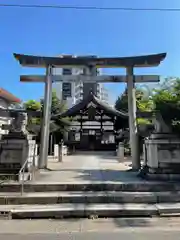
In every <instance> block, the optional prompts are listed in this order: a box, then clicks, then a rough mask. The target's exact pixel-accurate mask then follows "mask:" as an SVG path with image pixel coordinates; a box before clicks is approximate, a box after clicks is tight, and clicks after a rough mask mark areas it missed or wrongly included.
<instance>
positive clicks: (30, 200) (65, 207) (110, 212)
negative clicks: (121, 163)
mask: <svg viewBox="0 0 180 240" xmlns="http://www.w3.org/2000/svg"><path fill="white" fill-rule="evenodd" d="M24 190H25V191H24V193H23V195H21V184H20V183H17V182H9V183H6V182H5V183H1V184H0V218H4V219H5V218H6V219H7V218H13V219H15V218H63V217H78V218H80V217H97V216H98V217H127V216H128V217H141V216H142V217H144V216H147V217H148V216H154V215H155V216H162V215H165V216H166V215H172V214H174V215H177V214H178V215H179V214H180V184H179V183H167V182H166V183H162V182H161V183H160V182H143V181H141V182H125V183H121V182H74V183H72V182H68V183H48V182H45V183H42V182H39V183H38V182H26V183H25V184H24Z"/></svg>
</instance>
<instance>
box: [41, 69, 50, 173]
mask: <svg viewBox="0 0 180 240" xmlns="http://www.w3.org/2000/svg"><path fill="white" fill-rule="evenodd" d="M52 69H53V68H52V66H50V65H49V66H47V68H46V81H45V91H44V106H43V119H42V123H41V141H40V144H41V145H40V154H39V168H40V169H44V168H47V162H48V161H47V157H48V149H49V127H50V118H51V103H52Z"/></svg>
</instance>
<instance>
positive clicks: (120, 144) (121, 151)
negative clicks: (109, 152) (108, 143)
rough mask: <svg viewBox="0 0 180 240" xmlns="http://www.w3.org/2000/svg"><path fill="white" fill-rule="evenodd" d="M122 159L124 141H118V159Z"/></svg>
mask: <svg viewBox="0 0 180 240" xmlns="http://www.w3.org/2000/svg"><path fill="white" fill-rule="evenodd" d="M123 160H124V143H122V142H120V143H119V144H118V161H119V162H121V161H123Z"/></svg>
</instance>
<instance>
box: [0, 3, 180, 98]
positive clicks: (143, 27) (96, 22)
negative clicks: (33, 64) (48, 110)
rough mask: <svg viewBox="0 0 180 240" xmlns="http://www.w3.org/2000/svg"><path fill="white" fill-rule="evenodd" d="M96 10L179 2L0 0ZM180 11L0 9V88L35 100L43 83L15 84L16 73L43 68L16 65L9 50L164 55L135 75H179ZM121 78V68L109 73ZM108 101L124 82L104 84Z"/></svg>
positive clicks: (17, 82) (17, 74) (106, 54)
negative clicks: (161, 58)
mask: <svg viewBox="0 0 180 240" xmlns="http://www.w3.org/2000/svg"><path fill="white" fill-rule="evenodd" d="M3 2H4V3H10V4H13V3H19V4H20V3H22V4H23V3H26V4H46V5H47V4H59V5H60V4H62V5H80V6H82V5H83V6H85V5H86V6H88V5H89V6H99V7H102V6H103V7H108V6H109V7H135V8H139V7H140V8H143V7H144V8H146V7H147V8H148V7H149V8H160V7H161V8H180V0H171V1H170V0H151V1H150V0H113V1H109V0H96V1H95V0H89V1H84V0H73V1H72V0H46V1H44V0H26V1H25V0H16V1H15V0H14V1H13V0H4V1H3V0H2V1H1V3H3ZM179 26H180V12H139V11H137V12H132V11H126V12H124V11H85V10H66V9H33V8H32V9H26V8H3V7H0V72H1V79H0V87H3V88H5V89H7V90H8V91H11V92H12V93H13V94H15V95H16V96H18V97H19V98H21V99H22V100H27V99H38V98H39V97H41V96H42V95H43V84H29V83H20V82H19V75H20V74H36V73H37V74H38V73H43V70H40V71H38V70H37V69H30V68H28V69H26V68H22V67H21V66H19V64H18V62H16V60H15V59H14V58H13V56H12V54H13V52H17V53H24V54H35V55H38V54H40V55H49V56H50V55H51V56H53V55H58V54H62V53H64V54H76V55H78V54H80V55H86V54H91V55H92V54H93V55H99V56H131V55H141V54H153V53H159V52H167V58H166V60H165V61H164V62H163V63H162V64H161V66H160V67H158V68H152V69H151V68H149V69H137V70H135V73H138V74H160V75H162V76H180V31H179ZM106 72H107V71H106ZM108 72H110V73H111V74H112V73H114V74H118V73H120V74H122V73H124V70H123V69H120V70H118V69H115V70H113V69H112V70H109V71H108ZM107 87H108V88H109V91H110V95H111V102H112V101H114V100H115V99H116V97H117V96H118V95H119V94H120V93H121V92H122V91H123V89H124V84H107Z"/></svg>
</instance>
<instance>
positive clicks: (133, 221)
mask: <svg viewBox="0 0 180 240" xmlns="http://www.w3.org/2000/svg"><path fill="white" fill-rule="evenodd" d="M113 222H114V224H115V225H116V227H118V228H123V227H150V226H153V224H152V218H114V219H113Z"/></svg>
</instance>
